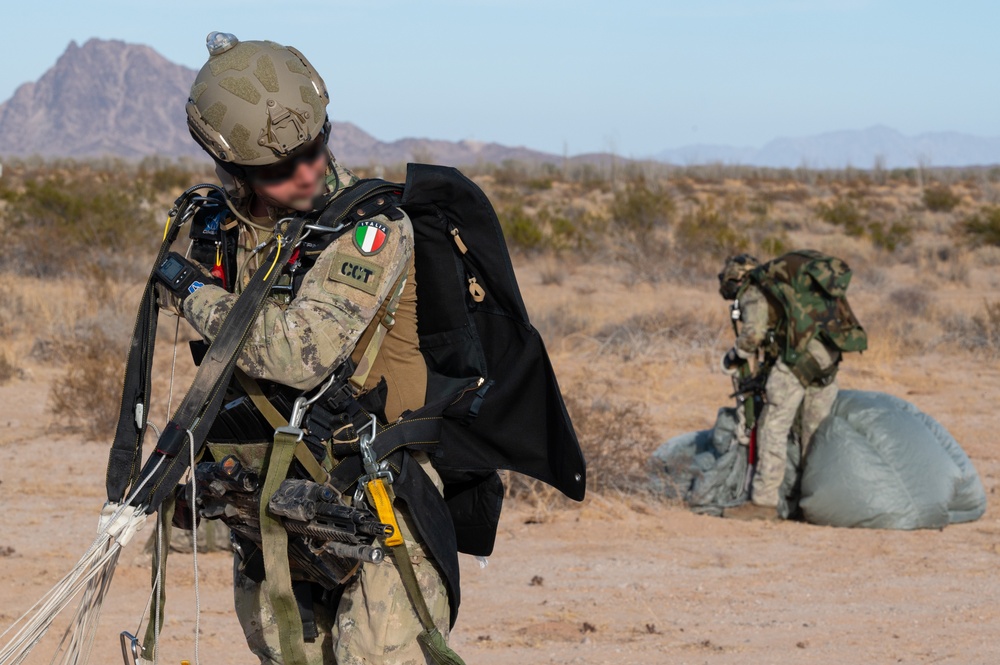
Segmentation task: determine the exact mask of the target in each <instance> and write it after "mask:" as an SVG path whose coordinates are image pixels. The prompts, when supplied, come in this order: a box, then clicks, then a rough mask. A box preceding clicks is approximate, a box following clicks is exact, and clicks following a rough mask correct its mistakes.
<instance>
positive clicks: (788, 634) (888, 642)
mask: <svg viewBox="0 0 1000 665" xmlns="http://www.w3.org/2000/svg"><path fill="white" fill-rule="evenodd" d="M536 270H537V266H521V269H520V274H521V275H522V277H521V278H522V281H523V282H524V283H525V285H526V286H525V290H526V297H527V298H528V300H529V304H530V305H532V309H533V311H538V310H540V309H544V308H546V307H554V306H556V305H558V304H560V303H564V304H565V303H571V304H573V306H574V307H579V308H581V309H585V310H587V311H588V312H590V313H591V315H593V316H597V317H600V316H601V311H603V310H607V309H609V308H617V309H621V308H622V307H624V305H623V304H622V301H623V297H624V296H625V295H629V296H633V297H631V298H630V299H629V302H630V303H638V304H631V305H629V307H631V308H633V309H635V310H642V309H648V308H653V307H656V306H660V305H659V303H661V302H662V298H661V294H660V293H659V292H658V291H657V290H656V289H655V288H653V287H647V286H640V287H626V286H624V285H623V284H622V283H620V282H617V281H613V280H612V281H607V276H606V275H603V274H602V273H601V272H600V271H599V270H580V271H578V273H576V274H574V276H573V277H572V278H571V280H570V282H571V283H568V284H566V285H565V287H564V288H557V287H542V286H540V283H541V282H540V280H539V279H538V278H537V272H536ZM601 284H605V285H606V284H612V287H610V288H602V289H601V290H598V289H597V288H596V287H597V286H599V285H601ZM616 294H617V295H616ZM635 296H638V297H635ZM676 297H677V298H678V299H679V300H678V301H677V302H684V303H689V304H692V305H695V304H698V303H700V302H702V301H703V299H705V298H707V297H710V296H706V295H705V291H704V290H699V289H696V288H691V289H689V290H687V291H683V292H682V293H680V294H679V295H677V296H676ZM942 297H947V295H944V296H942ZM859 300H860V302H861V304H862V305H863V306H862V307H859V308H858V309H859V310H861V311H860V312H859V313H860V314H861V315H862V319H864V313H865V311H866V310H867V311H872V310H873V309H874V308H876V307H878V306H879V302H880V301H879V300H878V299H877V298H875V296H871V297H868V298H867V300H866V296H865V294H864V293H861V294H860V295H859ZM707 302H710V303H711V305H712V306H713V307H718V306H719V304H720V303H719V301H718V300H717V298H714V299H712V300H710V301H707ZM866 303H867V304H866ZM723 316H724V314H723ZM723 323H724V319H723ZM721 343H723V342H720V344H721ZM552 346H553V354H554V361H555V364H556V367H557V369H558V370H559V372H560V373H561V374H562V375H564V376H566V377H567V380H566V381H564V383H567V384H568V383H569V379H574V378H579V377H583V376H587V372H596V373H597V374H598V375H600V376H603V377H609V376H612V375H614V376H618V377H620V378H621V377H624V378H622V381H624V382H625V383H627V384H628V387H627V389H623V390H624V393H623V394H631V395H632V396H634V397H635V398H637V399H642V400H644V401H646V402H647V403H648V404H649V418H650V420H651V422H653V423H654V424H655V426H656V427H657V431H662V433H663V438H664V439H665V438H667V437H668V436H671V435H674V434H677V433H680V432H683V431H687V430H689V429H694V428H701V427H707V426H709V425H710V424H711V420H712V418H713V416H714V411H715V408H716V407H717V406H718V405H719V404H720V403H721V401H724V398H725V395H726V394H727V393H726V389H727V384H726V380H725V379H724V377H722V376H721V375H720V374H719V373H718V372H715V371H713V370H712V362H713V360H712V358H714V357H715V353H716V351H717V349H714V348H712V349H704V350H696V351H695V352H693V353H691V354H688V355H686V356H678V357H673V358H658V359H647V361H646V362H643V363H638V364H628V365H626V366H625V367H624V368H623V369H622V371H621V372H616V371H615V370H616V368H618V365H617V363H616V362H615V361H614V360H613V359H611V360H609V359H601V358H594V357H592V356H588V355H586V354H585V353H584V354H582V355H581V351H580V349H581V347H580V346H579V345H574V344H566V345H564V344H559V343H557V344H553V345H552ZM721 348H722V347H721V346H719V349H721ZM25 362H26V363H27V362H28V361H25ZM27 368H28V369H29V370H30V376H29V377H28V378H26V379H23V380H15V381H14V382H12V383H10V384H8V385H6V386H2V387H0V481H2V484H0V626H3V627H5V626H6V625H8V624H9V623H10V622H11V621H13V620H14V619H15V618H16V617H17V616H18V615H20V613H21V612H22V611H24V610H25V609H27V608H28V607H29V606H30V605H31V604H32V603H33V602H34V601H35V600H36V599H37V598H38V597H40V596H41V594H42V593H43V592H44V591H45V590H46V589H48V588H49V587H50V586H51V585H52V584H53V583H54V582H55V581H56V580H57V579H58V578H59V577H60V576H61V575H62V574H63V573H64V572H65V571H66V570H67V569H68V568H69V567H70V566H71V565H72V563H73V562H75V561H76V559H77V557H78V556H79V555H80V554H81V553H82V552H83V551H84V549H85V548H86V547H87V546H88V545H89V543H90V542H91V540H92V536H93V533H94V530H95V527H96V522H97V515H98V512H99V510H100V507H101V504H102V502H103V498H104V497H103V477H104V468H105V463H106V445H105V444H103V443H92V442H83V441H81V437H79V436H73V435H72V434H66V433H60V434H52V433H51V431H52V430H51V429H50V428H47V426H46V424H47V423H48V421H49V419H50V416H49V415H48V414H47V413H46V411H45V400H46V387H45V386H46V384H47V383H48V382H51V381H53V380H57V377H58V374H57V372H56V371H55V370H53V369H50V368H45V367H42V366H37V367H36V366H30V365H28V367H27ZM639 379H644V380H639ZM842 384H843V385H844V386H846V387H856V388H863V389H878V390H883V391H886V392H889V393H892V394H896V395H898V396H900V397H904V398H906V399H909V400H911V401H913V402H915V403H916V404H917V405H918V406H919V407H921V408H923V409H925V410H926V411H928V412H929V413H931V414H933V415H934V416H935V417H937V418H938V419H939V420H940V421H941V422H942V423H943V424H944V425H945V426H946V427H948V428H949V429H950V430H951V431H952V432H953V433H954V434H955V435H956V437H957V438H958V439H959V440H960V441H961V442H962V443H963V445H964V446H965V448H966V450H967V451H968V453H969V454H970V456H971V457H972V459H973V461H974V462H975V464H976V466H977V468H978V470H979V472H980V474H981V476H982V478H983V482H984V484H985V485H986V488H987V492H988V493H989V496H990V498H991V500H993V499H994V498H995V497H996V492H997V489H996V488H997V478H998V475H1000V456H998V448H997V445H996V426H995V422H996V417H995V413H996V408H997V405H996V400H997V398H998V397H1000V368H998V366H997V363H995V362H985V361H983V360H982V359H980V358H977V357H974V356H972V355H969V354H964V355H963V354H954V355H948V356H938V355H929V356H925V357H902V356H898V355H897V356H893V355H892V354H889V353H878V352H877V349H876V352H874V353H873V354H872V355H871V356H866V359H851V360H850V362H849V363H848V364H847V365H846V367H845V371H844V372H843V375H842ZM139 549H140V548H139V547H138V546H137V544H133V545H132V546H130V548H129V550H127V551H126V553H125V554H124V555H123V560H122V564H121V565H120V566H119V570H118V573H117V576H116V579H115V582H114V586H113V588H112V590H111V594H110V599H109V602H108V604H107V606H106V608H105V613H104V616H103V619H102V623H101V632H100V635H99V637H98V640H97V645H96V650H95V657H94V659H93V662H96V663H115V662H119V658H120V656H119V653H118V638H117V635H118V633H119V632H120V631H122V630H130V631H134V630H135V629H136V624H137V623H138V622H139V618H140V614H141V612H142V610H143V608H144V606H145V603H146V599H147V595H148V584H149V578H148V575H149V572H148V567H147V566H146V564H145V562H144V561H143V558H142V557H141V556H140V555H139V554H138V550H139ZM199 563H200V575H199V579H200V593H201V607H202V613H201V635H202V637H201V643H200V651H201V660H202V662H205V663H211V664H213V665H216V664H218V665H223V664H229V663H232V664H236V663H251V662H253V661H254V659H253V658H252V656H251V654H250V653H249V652H248V651H247V650H246V647H245V645H244V643H243V640H242V635H241V633H240V629H239V626H238V624H237V622H236V619H235V617H234V615H233V612H232V609H231V602H232V600H231V591H230V586H229V585H230V568H231V560H230V558H229V557H228V556H226V555H224V554H220V553H212V554H203V555H202V556H201V557H200V559H199ZM998 565H1000V518H998V517H997V513H996V511H995V510H994V509H992V508H991V510H990V511H988V512H987V514H986V516H985V517H984V518H983V519H982V520H980V521H978V522H976V523H973V524H968V525H960V526H953V527H949V528H947V529H945V530H943V531H922V532H915V533H904V532H888V531H866V530H838V529H830V528H819V527H813V526H809V525H804V524H799V523H782V524H761V523H752V524H747V523H738V522H729V521H725V520H721V519H716V518H711V517H702V516H696V515H692V514H690V513H689V512H687V511H686V510H684V509H683V508H680V507H675V506H670V505H665V504H661V503H656V504H649V503H644V502H643V501H640V500H637V499H635V498H630V497H625V498H621V497H608V496H603V497H601V496H595V497H591V498H590V499H588V500H587V501H586V502H585V503H584V504H582V505H580V506H566V507H564V506H556V507H551V506H550V507H530V506H526V505H523V504H522V505H509V506H508V507H507V509H506V512H505V514H504V517H503V520H502V524H501V529H500V534H499V539H498V545H497V548H496V551H495V553H494V554H493V556H492V557H491V558H490V560H489V565H488V566H487V567H485V568H481V567H480V565H479V563H478V562H477V561H476V560H475V559H473V558H471V557H463V571H462V572H463V596H464V602H463V606H462V611H461V614H460V617H459V620H458V624H457V626H456V628H455V630H454V633H453V644H454V645H455V647H456V649H457V650H458V651H459V653H461V654H462V655H463V656H464V658H465V659H466V661H467V662H468V663H470V665H472V664H480V663H481V664H496V665H506V664H511V663H636V664H638V663H691V664H694V663H708V664H712V665H716V664H719V665H721V664H728V663H741V664H742V663H754V664H766V663H788V662H796V663H829V664H838V665H839V664H842V663H953V664H956V665H978V664H984V665H985V664H992V663H996V662H1000V641H998V640H1000V638H998V636H1000V606H998V603H997V601H996V598H997V597H1000V578H998V576H997V575H996V572H995V571H996V569H997V567H998ZM169 580H170V589H169V593H170V596H169V600H168V618H167V622H166V626H165V628H164V632H163V645H164V646H163V656H164V658H163V660H162V662H165V663H178V662H179V661H180V660H181V659H190V660H191V661H192V662H193V661H194V645H193V633H194V622H195V610H194V594H193V583H192V582H193V575H192V569H191V557H190V555H174V556H173V557H172V558H171V564H170V571H169ZM63 625H65V624H64V623H59V624H57V627H56V628H55V629H54V630H53V632H54V633H56V632H58V631H61V629H62V626H63ZM54 638H55V635H50V636H49V637H48V638H47V639H46V640H45V641H44V642H43V643H42V645H41V646H40V647H39V648H38V649H37V650H36V653H35V654H33V657H32V659H30V660H29V661H28V662H37V663H41V662H46V661H47V659H48V655H49V654H50V653H51V649H52V648H53V647H54V645H55V642H56V641H57V640H56V639H54Z"/></svg>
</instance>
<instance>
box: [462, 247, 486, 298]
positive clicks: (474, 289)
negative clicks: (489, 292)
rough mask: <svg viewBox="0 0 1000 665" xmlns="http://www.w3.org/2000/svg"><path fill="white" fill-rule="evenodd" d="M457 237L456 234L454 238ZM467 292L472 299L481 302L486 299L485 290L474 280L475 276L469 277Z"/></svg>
mask: <svg viewBox="0 0 1000 665" xmlns="http://www.w3.org/2000/svg"><path fill="white" fill-rule="evenodd" d="M457 237H458V236H456V238H457ZM469 293H470V294H471V295H472V299H473V300H475V301H476V302H482V301H483V300H485V299H486V291H485V290H484V289H483V287H482V286H480V285H479V282H477V281H476V278H475V277H470V278H469Z"/></svg>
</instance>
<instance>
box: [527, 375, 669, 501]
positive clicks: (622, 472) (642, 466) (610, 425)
mask: <svg viewBox="0 0 1000 665" xmlns="http://www.w3.org/2000/svg"><path fill="white" fill-rule="evenodd" d="M602 392H603V393H604V394H601V395H597V396H595V395H594V394H593V393H594V386H593V384H577V385H574V386H572V387H571V388H570V389H568V390H566V391H565V393H564V398H565V400H566V409H567V411H568V412H569V415H570V418H571V419H572V420H573V427H574V428H575V430H576V435H577V438H578V439H579V440H580V448H581V449H582V450H583V455H584V459H585V460H586V461H587V491H588V492H596V493H598V494H600V493H604V492H625V493H637V492H642V491H644V490H645V489H646V488H647V486H648V482H649V478H648V471H647V464H648V460H649V455H650V453H651V451H652V450H653V448H654V447H655V446H656V445H657V444H658V443H659V439H658V437H657V434H656V432H655V431H654V430H653V428H652V426H650V425H649V423H648V422H647V419H646V410H645V406H643V405H641V404H635V403H632V402H624V401H621V400H612V399H610V398H609V397H608V396H607V395H608V394H613V391H612V390H610V388H608V387H605V388H604V389H603V390H602ZM507 494H508V496H511V497H514V498H518V499H524V500H527V501H528V502H529V503H531V504H534V505H551V504H552V503H554V502H557V501H561V500H562V499H560V498H559V497H560V496H561V495H560V494H559V493H558V492H557V491H556V490H553V489H552V488H550V487H548V486H546V485H544V484H542V483H540V482H538V481H536V480H534V479H532V478H528V477H527V476H523V475H520V474H510V476H509V477H508V479H507Z"/></svg>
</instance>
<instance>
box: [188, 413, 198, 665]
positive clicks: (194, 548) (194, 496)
mask: <svg viewBox="0 0 1000 665" xmlns="http://www.w3.org/2000/svg"><path fill="white" fill-rule="evenodd" d="M187 435H188V449H189V450H190V451H191V553H192V554H193V556H192V560H193V561H194V665H201V657H200V654H199V653H198V646H199V642H200V640H201V590H200V589H199V586H198V478H197V474H196V473H195V467H194V464H195V460H194V433H193V432H192V431H191V430H188V431H187Z"/></svg>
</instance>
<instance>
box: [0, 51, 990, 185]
mask: <svg viewBox="0 0 1000 665" xmlns="http://www.w3.org/2000/svg"><path fill="white" fill-rule="evenodd" d="M195 74H196V72H195V71H194V70H192V69H189V68H187V67H183V66H181V65H178V64H175V63H173V62H170V61H169V60H167V59H166V58H164V57H163V56H161V55H160V54H159V53H157V52H156V51H154V50H153V49H152V48H150V47H148V46H142V45H138V44H126V43H125V42H122V41H117V40H111V41H105V40H100V39H91V40H89V41H87V42H86V43H85V44H84V45H83V46H78V45H77V44H76V42H71V43H70V45H69V46H68V47H67V49H66V51H65V52H64V53H63V54H62V55H61V56H60V57H59V59H58V60H57V61H56V64H55V65H53V66H52V68H51V69H49V70H48V71H47V72H45V74H43V75H42V77H41V78H40V79H38V81H35V82H32V83H25V84H23V85H22V86H20V87H19V88H18V89H17V90H16V91H15V92H14V95H13V96H12V97H11V98H10V99H8V100H7V101H6V102H4V103H3V104H0V156H29V155H41V156H43V157H100V156H114V157H124V158H127V159H136V158H141V157H144V156H147V155H162V156H168V157H182V156H186V157H200V158H206V156H205V154H204V153H203V152H202V151H201V149H200V148H199V147H198V146H197V145H196V144H195V143H194V141H192V140H191V137H190V136H189V135H188V131H187V125H186V121H185V117H184V100H185V99H186V98H187V95H188V90H189V88H190V86H191V82H192V81H193V80H194V77H195ZM330 145H331V147H332V148H333V150H334V152H335V154H336V155H337V157H338V158H339V159H340V160H341V161H343V162H344V163H346V164H349V165H357V166H360V165H368V164H398V163H401V162H405V161H414V160H417V161H434V162H437V163H440V164H451V165H454V166H463V165H469V164H476V163H499V162H503V161H505V160H517V161H522V162H532V163H541V162H552V163H557V164H558V163H562V161H563V159H564V158H563V157H561V156H558V155H553V154H549V153H545V152H540V151H537V150H531V149H529V148H522V147H517V148H512V147H508V146H503V145H500V144H498V143H481V142H478V141H457V142H456V141H443V140H431V139H420V138H407V139H400V140H398V141H391V142H385V141H380V140H378V139H376V138H375V137H373V136H372V135H371V134H368V133H367V132H365V131H364V130H362V129H361V128H359V127H358V126H357V125H354V124H352V123H349V122H334V123H333V130H332V137H331V141H330ZM612 159H613V157H612V156H611V155H608V154H590V155H578V156H576V157H573V158H572V159H571V161H573V162H588V163H597V164H607V163H609V162H610V161H611V160H612ZM652 159H654V160H658V161H661V162H667V163H670V164H677V165H682V166H683V165H692V164H704V163H714V162H722V163H726V164H744V165H757V166H771V167H798V166H803V165H805V166H808V167H811V168H842V167H845V166H854V167H857V168H871V167H872V166H873V165H874V164H875V163H876V160H877V159H879V160H881V163H882V164H883V165H884V166H886V167H888V168H895V167H906V166H916V165H918V164H921V163H923V164H927V165H930V166H968V165H986V164H1000V138H979V137H975V136H969V135H966V134H957V133H936V134H921V135H918V136H904V135H902V134H900V133H899V132H897V131H895V130H893V129H890V128H888V127H883V126H876V127H871V128H869V129H865V130H860V131H842V132H832V133H829V134H820V135H817V136H810V137H804V138H779V139H775V140H773V141H771V142H770V143H768V144H767V145H765V146H763V147H762V148H739V147H731V146H720V145H690V146H684V147H681V148H675V149H671V150H664V151H663V152H660V153H658V154H656V155H653V156H652Z"/></svg>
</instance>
